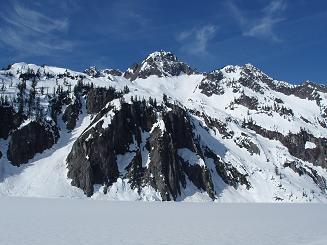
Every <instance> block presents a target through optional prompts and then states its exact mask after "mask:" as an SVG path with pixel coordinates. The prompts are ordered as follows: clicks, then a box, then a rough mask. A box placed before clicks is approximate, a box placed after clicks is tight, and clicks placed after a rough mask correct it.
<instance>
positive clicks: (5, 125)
mask: <svg viewBox="0 0 327 245" xmlns="http://www.w3.org/2000/svg"><path fill="white" fill-rule="evenodd" d="M0 119H1V120H0V138H3V139H7V138H8V136H9V134H10V132H11V131H12V130H14V129H16V128H17V127H18V126H19V124H20V123H21V120H22V118H20V117H19V116H18V114H17V113H16V112H15V110H14V108H12V107H10V106H0Z"/></svg>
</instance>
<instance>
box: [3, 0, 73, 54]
mask: <svg viewBox="0 0 327 245" xmlns="http://www.w3.org/2000/svg"><path fill="white" fill-rule="evenodd" d="M36 2H37V1H36ZM38 9H40V8H37V4H31V5H29V6H28V7H27V6H25V5H22V4H21V3H19V2H16V1H11V4H10V5H8V6H7V9H6V11H3V12H2V13H1V14H0V20H1V21H0V42H1V43H2V44H4V45H5V46H6V47H8V48H11V49H14V50H15V51H16V52H19V53H20V54H24V55H52V54H54V53H55V52H58V51H67V50H71V49H72V48H73V46H74V44H73V43H72V42H71V41H69V40H65V39H63V38H62V37H61V36H60V35H61V34H65V33H67V31H68V29H69V19H68V18H67V17H65V18H58V17H57V18H54V17H51V16H49V14H45V13H42V12H41V11H39V10H38Z"/></svg>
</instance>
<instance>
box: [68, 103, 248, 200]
mask: <svg viewBox="0 0 327 245" xmlns="http://www.w3.org/2000/svg"><path fill="white" fill-rule="evenodd" d="M107 113H109V112H107ZM112 113H113V114H112V119H111V123H110V125H109V126H108V127H107V126H104V121H103V120H99V121H97V123H95V124H94V125H92V126H91V128H89V129H88V130H87V131H85V132H84V133H83V135H82V136H81V137H80V138H79V139H77V141H76V142H75V143H74V146H73V148H72V151H71V153H70V154H69V155H68V157H67V163H68V169H69V172H68V176H69V177H70V178H72V180H73V181H72V184H73V185H76V186H77V187H80V188H82V189H83V190H84V192H85V194H86V195H88V196H90V195H92V194H93V191H94V189H93V186H94V185H95V184H101V185H105V186H110V185H111V184H112V183H114V182H116V180H117V178H118V177H122V178H126V179H128V181H129V182H130V184H131V186H132V187H134V188H139V189H141V188H142V187H144V186H146V185H150V186H152V187H153V188H154V189H155V190H157V191H158V192H159V193H160V194H161V197H162V199H163V200H176V199H177V198H178V197H179V196H180V195H181V192H182V190H183V189H185V188H186V184H187V181H191V182H192V183H193V184H194V185H195V186H196V187H197V188H199V189H200V190H203V191H206V192H207V193H208V195H209V196H210V197H211V198H212V199H215V198H216V192H215V189H214V186H213V180H212V174H211V173H212V171H215V173H216V174H218V175H219V176H221V178H222V179H223V180H224V181H225V182H226V184H230V185H232V186H234V187H235V188H237V187H238V185H242V184H244V185H246V187H247V188H250V184H249V183H248V181H247V179H246V174H242V173H240V172H238V170H236V169H235V168H233V167H231V166H228V165H227V164H226V163H224V162H222V160H221V158H220V157H219V156H218V155H217V154H216V153H215V152H214V151H213V150H212V149H210V148H209V147H208V146H206V145H205V142H203V141H202V140H201V138H200V136H198V135H196V132H194V131H195V126H194V123H198V122H196V121H195V119H194V118H193V116H192V115H191V114H189V113H188V112H187V111H186V110H185V109H184V108H182V107H179V106H177V105H173V104H166V105H160V106H157V105H149V104H148V103H147V102H145V101H143V102H141V101H134V102H133V103H132V104H126V103H124V104H122V105H121V108H120V109H119V110H118V111H113V112H112ZM190 155H191V158H190ZM122 159H128V160H126V162H123V161H122ZM205 161H207V162H212V163H213V164H212V166H211V168H209V167H208V166H207V165H206V164H205Z"/></svg>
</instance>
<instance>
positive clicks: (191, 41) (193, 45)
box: [177, 24, 217, 56]
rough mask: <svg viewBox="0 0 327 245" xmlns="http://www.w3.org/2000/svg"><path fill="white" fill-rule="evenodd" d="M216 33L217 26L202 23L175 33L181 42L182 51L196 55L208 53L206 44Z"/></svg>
mask: <svg viewBox="0 0 327 245" xmlns="http://www.w3.org/2000/svg"><path fill="white" fill-rule="evenodd" d="M216 33H217V26H215V25H211V24H208V25H204V26H202V27H195V28H193V29H191V30H188V31H183V32H181V33H179V34H178V35H177V41H179V42H180V43H182V47H181V49H182V51H184V52H186V53H188V54H191V55H196V56H206V55H208V54H209V53H208V44H209V42H210V40H212V39H213V38H214V37H215V35H216Z"/></svg>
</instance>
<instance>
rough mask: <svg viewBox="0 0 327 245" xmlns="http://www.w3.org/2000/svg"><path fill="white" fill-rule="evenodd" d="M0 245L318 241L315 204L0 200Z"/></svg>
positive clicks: (321, 240)
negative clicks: (0, 212) (0, 211)
mask: <svg viewBox="0 0 327 245" xmlns="http://www.w3.org/2000/svg"><path fill="white" fill-rule="evenodd" d="M0 209H1V210H3V212H2V214H1V219H0V231H1V233H0V244H1V245H44V244H47V245H66V244H69V245H89V244H97V245H102V244H115V245H120V244H122V245H129V244H131V245H135V244H142V245H150V244H151V245H152V244H177V245H184V244H185V245H186V244H187V245H192V244H194V245H198V244H203V245H207V244H208V245H211V244H221V245H229V244H242V245H253V244H261V245H268V244H269V245H270V244H283V245H325V244H327V233H326V228H325V225H324V224H325V223H326V219H327V206H326V205H322V204H305V205H297V204H293V205H290V204H265V205H263V204H214V203H213V204H210V203H205V204H204V203H185V202H184V203H176V202H175V203H172V202H164V203H162V202H149V203H147V202H134V203H131V202H108V201H99V200H97V201H88V200H77V199H75V200H67V199H46V198H44V199H39V198H8V197H7V198H4V197H1V198H0Z"/></svg>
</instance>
